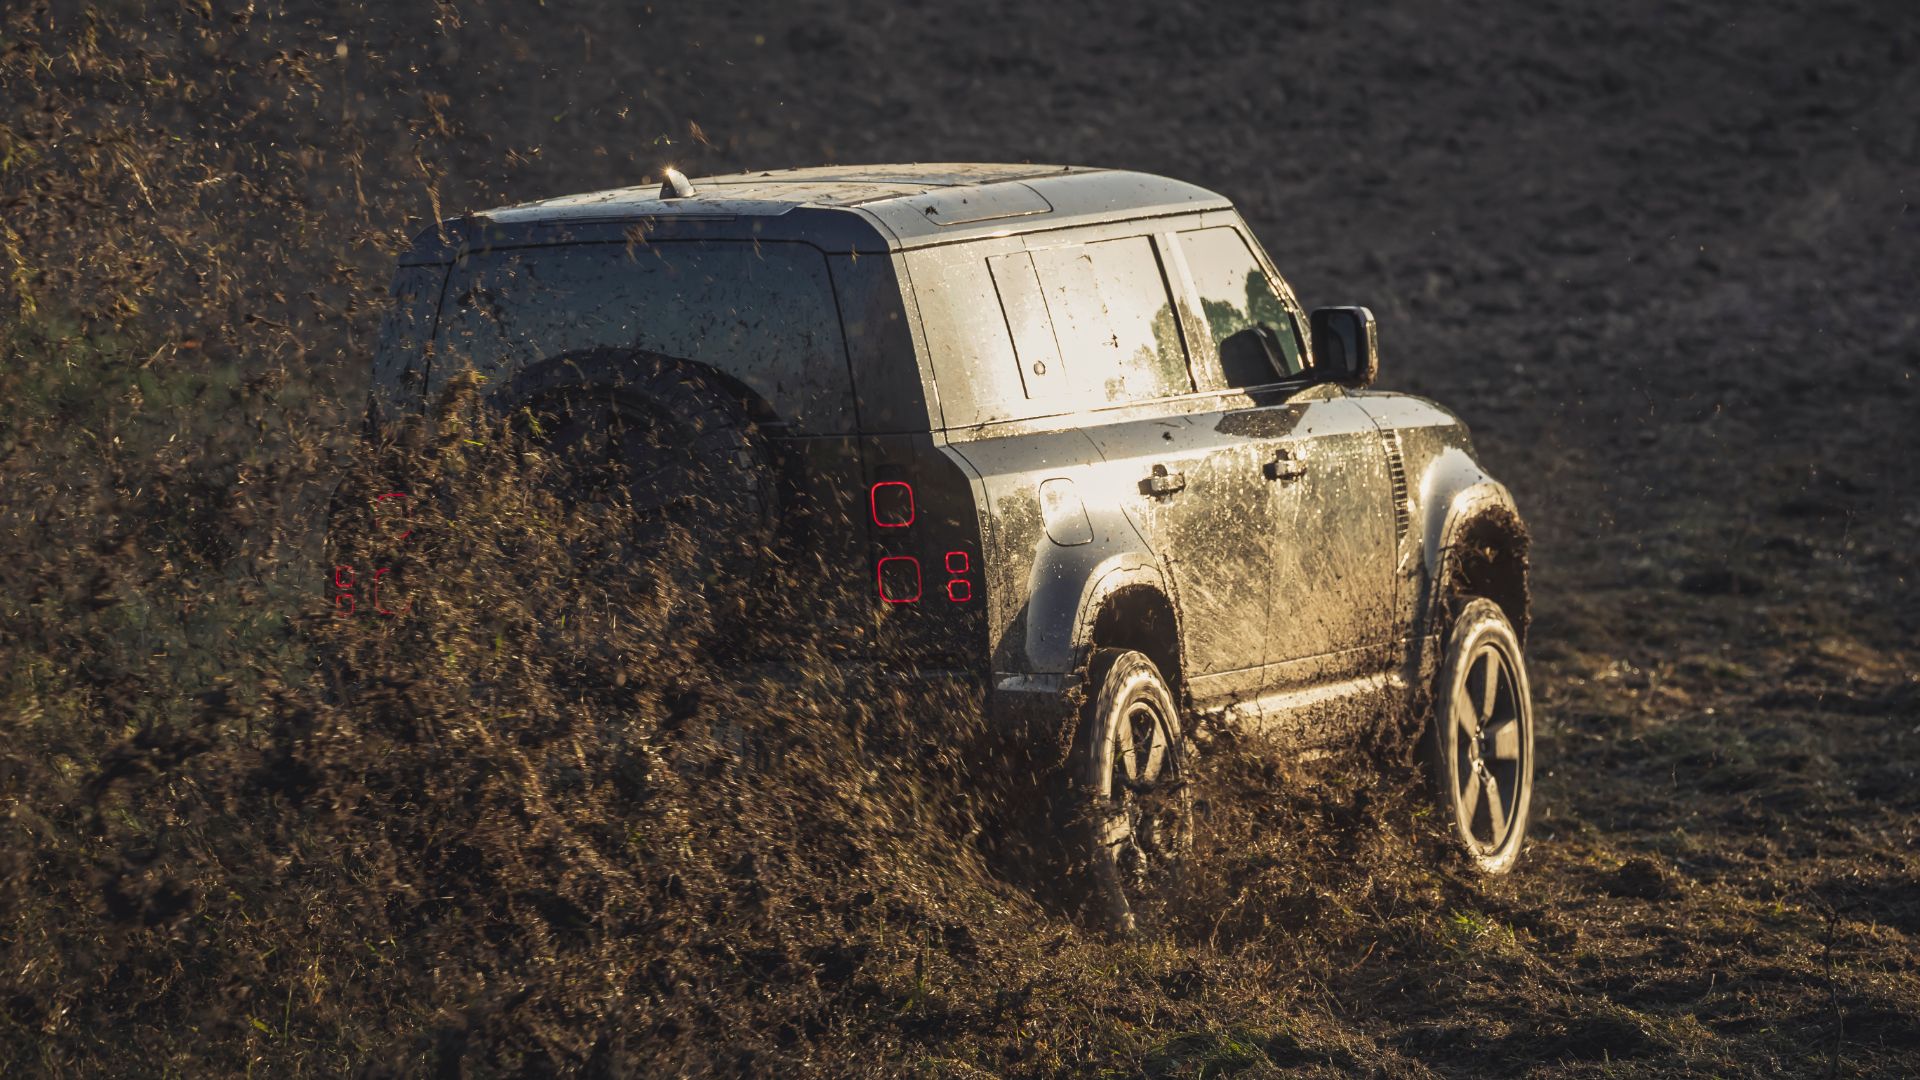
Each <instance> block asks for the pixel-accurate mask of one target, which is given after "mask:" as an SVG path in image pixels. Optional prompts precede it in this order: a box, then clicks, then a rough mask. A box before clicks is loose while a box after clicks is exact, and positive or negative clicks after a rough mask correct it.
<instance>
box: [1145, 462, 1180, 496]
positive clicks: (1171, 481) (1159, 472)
mask: <svg viewBox="0 0 1920 1080" xmlns="http://www.w3.org/2000/svg"><path fill="white" fill-rule="evenodd" d="M1186 486H1187V474H1186V473H1183V472H1168V471H1167V467H1166V466H1165V465H1155V466H1154V467H1153V472H1152V473H1151V474H1149V475H1148V476H1147V478H1146V479H1145V480H1142V481H1140V492H1141V494H1143V495H1171V494H1173V493H1174V492H1176V491H1179V490H1180V489H1181V488H1184V487H1186Z"/></svg>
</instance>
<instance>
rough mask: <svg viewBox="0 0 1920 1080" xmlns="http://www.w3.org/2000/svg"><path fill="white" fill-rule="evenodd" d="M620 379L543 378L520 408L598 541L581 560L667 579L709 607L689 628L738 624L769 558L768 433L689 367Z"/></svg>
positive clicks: (540, 457) (553, 480)
mask: <svg viewBox="0 0 1920 1080" xmlns="http://www.w3.org/2000/svg"><path fill="white" fill-rule="evenodd" d="M639 363H649V362H648V361H639ZM617 378H618V383H617V384H616V385H612V386H603V385H592V386H587V385H566V384H560V385H548V386H544V387H538V388H536V389H533V390H532V391H531V392H529V393H526V395H525V396H524V397H522V398H521V399H520V401H519V402H518V404H517V405H515V406H513V408H512V410H511V420H512V422H513V424H514V426H515V427H516V428H517V429H518V430H519V431H520V433H521V434H522V435H523V436H525V437H526V439H527V445H529V447H530V448H531V451H532V453H533V455H534V456H535V457H536V459H537V464H538V465H539V467H540V472H541V473H542V474H543V475H544V476H545V477H546V478H547V482H548V488H549V490H551V491H552V492H553V493H554V494H555V495H556V496H557V497H558V498H559V500H560V502H561V503H562V505H563V506H564V507H565V508H566V509H567V510H568V511H570V512H573V513H575V514H578V515H581V518H582V520H584V521H585V522H586V523H587V524H588V525H589V532H590V533H591V534H592V535H594V536H595V537H596V538H597V542H596V547H595V550H593V551H591V552H582V553H581V555H582V559H581V565H582V566H585V567H602V568H605V569H606V570H609V571H612V572H615V573H622V574H631V573H637V572H643V573H647V574H653V575H658V576H661V577H662V578H663V579H664V582H665V583H668V584H671V585H672V586H674V587H675V588H677V589H679V590H680V591H681V595H682V597H683V598H684V599H685V600H687V601H689V603H688V604H687V605H685V607H686V609H687V610H688V611H690V612H691V611H698V612H699V613H700V614H699V616H698V617H697V618H691V619H690V620H689V625H688V626H687V627H686V628H685V629H688V630H694V631H696V632H700V631H707V632H713V631H718V630H719V629H720V628H722V627H728V626H730V625H737V624H738V623H739V622H740V621H741V619H742V618H743V617H744V613H745V611H744V609H745V605H746V603H747V601H748V600H749V598H750V596H751V593H752V590H753V588H754V586H755V585H756V584H758V583H759V580H760V577H761V575H762V573H763V572H764V571H765V570H766V569H767V567H768V563H769V561H770V560H769V557H768V549H769V547H770V545H771V543H772V541H773V535H774V517H775V485H774V465H773V462H772V459H771V456H770V452H769V449H768V447H767V445H766V441H765V439H764V438H762V437H761V435H760V434H759V432H758V430H757V429H756V428H755V426H754V424H753V423H752V421H751V420H750V419H749V418H748V416H747V415H746V411H745V410H744V409H743V408H742V407H741V406H740V405H739V404H738V403H737V402H735V401H734V400H733V399H732V398H731V397H730V396H729V395H727V394H726V393H725V392H724V391H722V390H720V389H719V388H717V387H715V386H713V385H711V384H710V382H709V381H708V380H706V379H704V378H702V377H701V376H700V375H699V374H698V373H696V372H693V371H691V370H689V369H686V368H684V367H682V366H680V365H676V364H672V363H667V362H651V365H650V366H648V367H643V368H641V369H640V370H639V371H637V372H636V371H632V370H623V371H619V372H618V373H617ZM596 521H597V522H598V523H599V524H600V525H602V526H604V527H603V528H598V529H594V528H592V527H591V526H592V525H593V524H594V523H595V522H596ZM696 601H697V602H696ZM696 624H697V625H696ZM701 636H706V634H705V633H702V634H701Z"/></svg>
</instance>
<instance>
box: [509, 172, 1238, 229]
mask: <svg viewBox="0 0 1920 1080" xmlns="http://www.w3.org/2000/svg"><path fill="white" fill-rule="evenodd" d="M693 189H694V194H693V195H691V196H688V197H685V198H678V199H662V198H660V190H659V188H657V187H655V186H653V185H642V186H637V187H627V188H615V189H612V190H609V191H594V192H587V193H584V194H579V195H567V196H563V197H560V198H555V199H545V200H542V201H540V202H532V203H523V204H521V205H518V206H509V207H503V208H501V209H499V210H491V211H487V212H486V213H484V214H483V215H481V216H482V217H485V218H487V219H490V220H492V221H494V222H498V223H502V224H535V223H540V224H546V223H553V224H563V223H579V222H590V221H624V220H634V219H640V218H662V219H663V218H679V217H741V218H748V217H777V216H781V215H784V214H786V213H787V212H789V211H791V210H794V209H796V208H800V207H811V208H820V209H826V210H841V211H845V212H849V213H856V214H859V215H861V216H863V217H865V218H867V219H868V220H870V221H872V222H875V223H876V224H879V225H882V226H884V227H885V228H886V229H888V230H891V232H892V233H893V234H894V236H895V237H896V238H897V239H898V241H899V243H900V244H901V245H902V246H909V247H910V246H914V245H917V244H922V243H941V242H944V241H950V240H955V239H961V238H964V237H966V236H972V235H983V234H985V233H989V232H995V231H999V230H1003V229H1007V228H1019V229H1025V228H1034V227H1054V226H1065V225H1072V224H1076V223H1080V222H1090V221H1098V220H1103V219H1109V218H1113V217H1117V216H1122V215H1126V214H1154V213H1176V212H1180V211H1186V210H1200V209H1208V208H1214V207H1225V206H1227V205H1229V204H1228V203H1227V200H1226V199H1224V198H1222V197H1220V196H1219V195H1216V194H1214V193H1213V192H1211V191H1207V190H1205V189H1204V188H1199V187H1195V186H1194V185H1192V184H1186V183H1182V182H1180V181H1178V180H1169V179H1167V178H1165V177H1161V176H1152V175H1149V174H1147V173H1136V172H1119V171H1113V170H1107V169H1092V168H1081V167H1073V166H1061V165H987V164H982V165H968V164H952V163H942V164H925V165H853V166H823V167H819V168H809V169H783V170H778V171H771V172H758V173H734V174H731V175H726V176H709V177H699V178H696V179H695V180H693Z"/></svg>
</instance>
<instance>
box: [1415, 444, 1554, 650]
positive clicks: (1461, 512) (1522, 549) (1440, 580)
mask: <svg viewBox="0 0 1920 1080" xmlns="http://www.w3.org/2000/svg"><path fill="white" fill-rule="evenodd" d="M1440 509H1441V510H1442V511H1443V513H1442V514H1441V515H1440V521H1439V523H1438V526H1437V527H1436V528H1435V529H1433V530H1432V531H1431V532H1430V533H1429V534H1428V535H1429V536H1430V537H1431V538H1432V539H1431V541H1430V542H1429V544H1428V546H1427V552H1426V566H1427V580H1428V581H1429V582H1430V583H1431V587H1430V589H1429V590H1428V596H1427V598H1426V603H1425V607H1426V610H1425V611H1424V612H1423V615H1424V625H1425V626H1426V627H1427V629H1428V630H1429V632H1431V633H1438V632H1442V631H1443V630H1444V628H1445V625H1446V621H1447V619H1448V618H1449V617H1450V615H1451V612H1452V611H1453V610H1454V608H1455V607H1457V606H1458V601H1459V599H1460V598H1461V597H1467V596H1479V597H1485V598H1486V599H1488V600H1492V601H1493V602H1494V603H1495V604H1497V605H1499V607H1500V610H1501V611H1502V612H1503V613H1505V615H1506V616H1507V621H1508V622H1509V623H1511V624H1513V630H1514V634H1515V635H1516V636H1517V637H1519V639H1520V641H1521V643H1522V644H1525V642H1526V639H1527V627H1528V625H1529V623H1530V622H1531V617H1532V594H1531V586H1530V582H1529V556H1530V552H1531V548H1532V535H1531V533H1530V532H1529V531H1528V529H1527V525H1526V522H1525V521H1524V520H1523V519H1522V518H1521V517H1520V511H1519V508H1518V507H1517V506H1516V505H1515V504H1514V501H1513V496H1512V494H1511V493H1509V492H1508V491H1507V489H1506V488H1505V487H1504V486H1503V485H1501V484H1500V483H1499V482H1497V481H1495V480H1493V479H1491V478H1489V477H1486V476H1485V474H1481V476H1480V478H1479V479H1478V480H1477V481H1476V482H1474V483H1472V484H1469V485H1467V486H1465V487H1463V488H1460V489H1459V490H1457V491H1456V492H1454V493H1453V495H1452V497H1451V498H1449V499H1447V500H1446V501H1445V504H1444V506H1443V507H1441V508H1440Z"/></svg>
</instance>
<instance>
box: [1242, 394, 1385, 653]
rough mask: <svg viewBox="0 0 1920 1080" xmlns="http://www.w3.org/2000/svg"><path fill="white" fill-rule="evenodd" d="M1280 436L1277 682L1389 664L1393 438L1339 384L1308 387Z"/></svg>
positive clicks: (1274, 623) (1272, 620)
mask: <svg viewBox="0 0 1920 1080" xmlns="http://www.w3.org/2000/svg"><path fill="white" fill-rule="evenodd" d="M1279 412H1280V415H1281V416H1284V417H1285V418H1286V423H1285V425H1284V426H1285V428H1286V430H1285V431H1283V432H1277V433H1276V437H1275V438H1274V441H1273V455H1274V456H1273V459H1272V462H1271V464H1270V465H1269V467H1268V474H1269V475H1270V476H1271V477H1272V483H1271V485H1270V486H1271V490H1272V496H1273V505H1274V544H1273V555H1272V560H1271V566H1272V570H1271V575H1270V577H1269V579H1268V587H1267V592H1268V594H1269V596H1270V598H1271V599H1270V601H1269V604H1270V606H1269V609H1268V617H1267V635H1266V637H1267V665H1268V679H1267V683H1268V688H1269V689H1286V688H1289V687H1299V686H1304V685H1309V684H1313V683H1322V682H1328V681H1333V680H1338V679H1344V678H1352V677H1355V676H1359V675H1367V674H1373V673H1375V672H1378V671H1380V670H1383V669H1384V668H1385V667H1386V666H1387V664H1388V662H1389V654H1390V653H1391V650H1390V649H1389V648H1388V647H1387V646H1388V644H1389V642H1388V639H1389V638H1390V637H1391V636H1392V634H1391V630H1392V627H1393V626H1394V617H1393V615H1394V608H1393V602H1394V570H1395V558H1394V554H1395V552H1394V546H1395V534H1394V518H1393V502H1392V499H1393V496H1392V483H1391V480H1390V478H1389V474H1388V471H1387V457H1386V450H1385V447H1384V446H1383V445H1382V443H1381V439H1380V432H1379V429H1378V428H1377V427H1375V425H1374V423H1373V420H1372V418H1371V417H1369V416H1368V415H1367V414H1366V412H1365V411H1364V410H1363V409H1361V408H1360V406H1359V405H1358V404H1356V403H1355V402H1354V401H1353V400H1352V399H1351V398H1348V397H1347V396H1346V395H1345V392H1344V391H1342V390H1340V389H1339V388H1338V387H1333V386H1318V387H1313V388H1311V389H1309V390H1306V391H1303V392H1301V393H1300V394H1298V395H1296V396H1295V397H1294V398H1293V399H1291V401H1290V402H1289V403H1288V404H1287V405H1286V406H1284V407H1282V409H1281V410H1280V411H1279Z"/></svg>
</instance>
